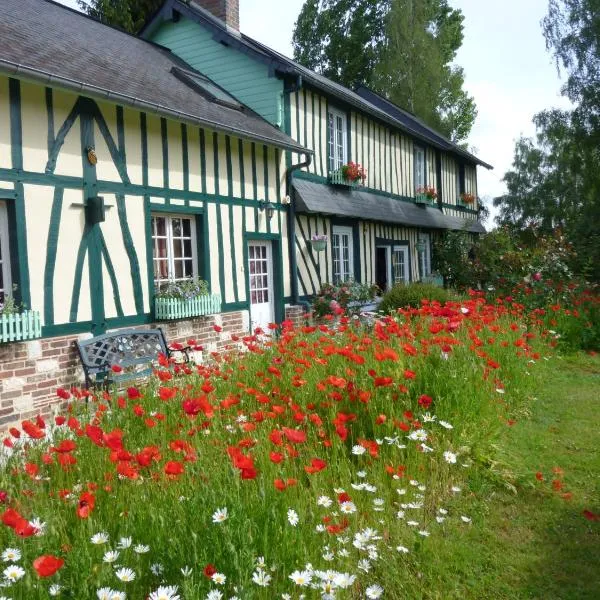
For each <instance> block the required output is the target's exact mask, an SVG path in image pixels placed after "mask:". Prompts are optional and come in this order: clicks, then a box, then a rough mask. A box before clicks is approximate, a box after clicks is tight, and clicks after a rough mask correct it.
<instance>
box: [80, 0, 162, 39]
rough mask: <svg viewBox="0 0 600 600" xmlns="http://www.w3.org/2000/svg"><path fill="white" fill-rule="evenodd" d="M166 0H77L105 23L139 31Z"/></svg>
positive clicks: (83, 7) (84, 8)
mask: <svg viewBox="0 0 600 600" xmlns="http://www.w3.org/2000/svg"><path fill="white" fill-rule="evenodd" d="M163 2H164V0H77V3H78V4H79V7H80V8H81V9H82V10H83V12H85V13H87V14H88V15H90V16H91V17H94V18H95V19H99V20H100V21H102V22H103V23H107V24H108V25H113V26H115V27H119V28H120V29H123V30H125V31H128V32H129V33H137V32H138V31H140V29H142V27H143V26H144V25H145V23H146V22H147V21H148V19H149V18H150V17H151V16H152V15H153V14H154V13H155V12H156V11H157V10H158V9H159V8H160V7H161V6H162V4H163Z"/></svg>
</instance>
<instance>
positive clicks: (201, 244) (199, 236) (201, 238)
mask: <svg viewBox="0 0 600 600" xmlns="http://www.w3.org/2000/svg"><path fill="white" fill-rule="evenodd" d="M205 220H206V215H204V213H196V215H195V221H196V258H197V263H198V277H199V278H200V279H204V281H207V282H209V285H210V278H209V277H207V275H206V271H205V267H206V262H205V261H206V255H207V254H208V251H207V248H206V244H207V238H206V236H205V235H204V221H205Z"/></svg>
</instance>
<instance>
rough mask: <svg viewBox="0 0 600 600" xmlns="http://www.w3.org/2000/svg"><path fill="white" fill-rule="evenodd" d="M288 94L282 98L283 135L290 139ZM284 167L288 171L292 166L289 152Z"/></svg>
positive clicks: (290, 121)
mask: <svg viewBox="0 0 600 600" xmlns="http://www.w3.org/2000/svg"><path fill="white" fill-rule="evenodd" d="M290 94H291V92H284V96H283V109H284V111H285V114H284V123H285V126H284V127H285V129H284V133H287V134H288V135H289V136H290V137H292V113H291V111H292V108H291V101H290ZM285 166H286V169H289V168H290V167H291V166H292V153H291V152H286V153H285ZM288 193H289V190H288Z"/></svg>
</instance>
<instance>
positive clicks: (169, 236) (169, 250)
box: [150, 212, 198, 287]
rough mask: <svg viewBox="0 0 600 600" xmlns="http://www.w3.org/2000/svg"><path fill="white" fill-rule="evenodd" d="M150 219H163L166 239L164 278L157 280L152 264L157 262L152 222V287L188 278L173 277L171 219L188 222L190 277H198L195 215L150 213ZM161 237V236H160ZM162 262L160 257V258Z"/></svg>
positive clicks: (173, 260)
mask: <svg viewBox="0 0 600 600" xmlns="http://www.w3.org/2000/svg"><path fill="white" fill-rule="evenodd" d="M150 218H151V219H155V218H157V219H165V230H166V239H167V270H168V275H167V277H166V278H159V279H157V278H156V276H155V273H154V264H155V262H157V257H156V255H155V240H156V238H157V236H156V235H155V228H154V223H153V222H152V276H153V278H154V286H155V287H159V286H160V285H161V284H163V283H167V282H169V281H185V280H187V279H189V277H185V276H184V277H175V257H174V245H173V219H186V220H188V221H190V240H191V243H192V256H191V258H192V277H198V238H197V237H196V215H193V214H185V213H179V214H178V213H163V212H156V213H151V215H150ZM161 237H162V236H161ZM161 260H162V257H161Z"/></svg>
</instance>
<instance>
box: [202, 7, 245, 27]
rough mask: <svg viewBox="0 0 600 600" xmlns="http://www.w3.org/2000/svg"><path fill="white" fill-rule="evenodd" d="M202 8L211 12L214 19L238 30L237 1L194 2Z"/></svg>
mask: <svg viewBox="0 0 600 600" xmlns="http://www.w3.org/2000/svg"><path fill="white" fill-rule="evenodd" d="M196 1H197V2H198V4H199V5H200V6H202V8H205V9H206V10H208V11H209V12H211V13H212V14H213V15H215V17H217V18H219V19H221V21H225V23H226V24H227V25H229V26H230V27H233V29H236V30H237V31H239V30H240V3H239V0H196Z"/></svg>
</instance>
